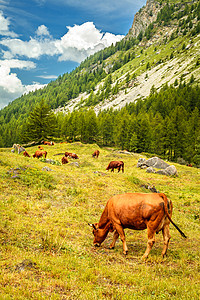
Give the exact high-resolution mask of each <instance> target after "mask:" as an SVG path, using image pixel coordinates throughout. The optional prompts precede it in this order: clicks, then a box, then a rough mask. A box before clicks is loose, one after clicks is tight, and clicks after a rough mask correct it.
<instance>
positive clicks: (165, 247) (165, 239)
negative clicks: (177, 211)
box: [162, 225, 171, 257]
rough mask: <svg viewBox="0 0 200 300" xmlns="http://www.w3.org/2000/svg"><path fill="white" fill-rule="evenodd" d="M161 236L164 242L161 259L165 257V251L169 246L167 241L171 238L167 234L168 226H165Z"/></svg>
mask: <svg viewBox="0 0 200 300" xmlns="http://www.w3.org/2000/svg"><path fill="white" fill-rule="evenodd" d="M162 234H163V240H164V246H163V251H162V257H164V256H165V255H166V253H167V249H168V245H169V240H170V238H171V235H170V234H169V225H165V226H164V227H163V229H162Z"/></svg>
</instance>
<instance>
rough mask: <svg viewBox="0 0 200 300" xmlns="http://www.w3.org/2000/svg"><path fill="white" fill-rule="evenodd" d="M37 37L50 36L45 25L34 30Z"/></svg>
mask: <svg viewBox="0 0 200 300" xmlns="http://www.w3.org/2000/svg"><path fill="white" fill-rule="evenodd" d="M36 34H37V35H38V36H50V34H49V31H48V28H47V27H46V26H45V25H41V26H39V27H38V29H37V30H36Z"/></svg>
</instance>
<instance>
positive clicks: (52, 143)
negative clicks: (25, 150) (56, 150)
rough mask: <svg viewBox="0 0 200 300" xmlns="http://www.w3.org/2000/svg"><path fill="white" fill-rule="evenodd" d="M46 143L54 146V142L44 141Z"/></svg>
mask: <svg viewBox="0 0 200 300" xmlns="http://www.w3.org/2000/svg"><path fill="white" fill-rule="evenodd" d="M42 142H43V144H44V145H48V146H52V145H54V142H46V141H42Z"/></svg>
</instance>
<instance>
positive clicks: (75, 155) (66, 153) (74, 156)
mask: <svg viewBox="0 0 200 300" xmlns="http://www.w3.org/2000/svg"><path fill="white" fill-rule="evenodd" d="M65 156H66V157H71V158H74V159H79V157H78V155H77V154H75V153H70V152H65Z"/></svg>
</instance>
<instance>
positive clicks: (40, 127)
mask: <svg viewBox="0 0 200 300" xmlns="http://www.w3.org/2000/svg"><path fill="white" fill-rule="evenodd" d="M55 133H56V117H55V115H54V113H53V112H52V111H51V108H50V107H49V106H48V104H47V103H45V101H44V100H41V101H40V103H39V104H38V105H37V106H36V107H35V108H34V109H33V111H32V112H30V115H29V117H28V120H27V123H26V127H25V128H24V133H23V134H24V138H25V139H26V141H32V140H35V141H41V140H44V139H48V138H49V137H52V136H53V135H54V134H55Z"/></svg>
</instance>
